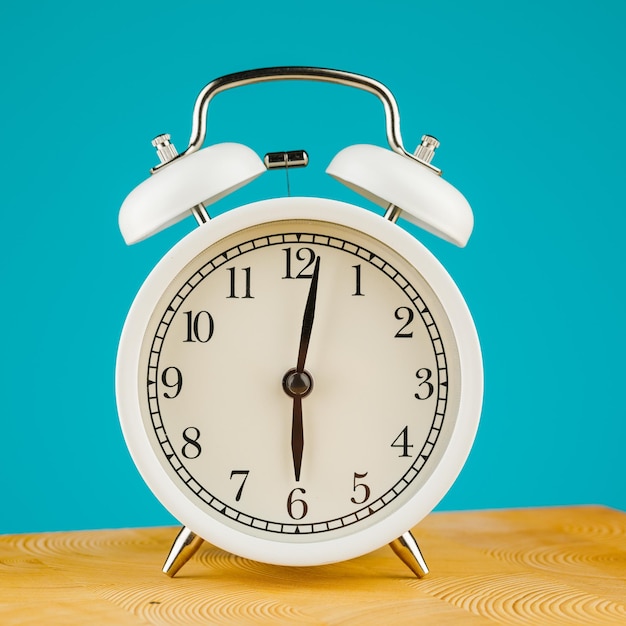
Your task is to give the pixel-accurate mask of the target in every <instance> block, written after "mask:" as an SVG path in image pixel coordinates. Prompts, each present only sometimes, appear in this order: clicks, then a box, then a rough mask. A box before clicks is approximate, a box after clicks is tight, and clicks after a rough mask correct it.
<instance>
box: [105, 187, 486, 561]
mask: <svg viewBox="0 0 626 626" xmlns="http://www.w3.org/2000/svg"><path fill="white" fill-rule="evenodd" d="M296 219H303V220H313V221H325V222H332V223H337V224H340V225H343V226H346V227H349V228H353V229H355V230H358V231H361V232H363V233H365V234H366V235H369V236H370V237H373V238H374V239H377V240H380V241H382V242H383V243H384V244H386V245H387V246H389V247H391V248H392V249H394V250H395V251H396V252H397V253H398V254H400V255H401V256H402V257H403V258H404V259H405V260H406V261H407V262H408V263H409V264H411V265H413V266H414V267H416V268H417V270H418V271H419V272H420V274H422V276H423V277H424V279H425V280H426V282H427V283H428V284H429V285H430V287H431V289H432V290H433V291H434V293H435V295H436V296H437V298H438V299H439V301H440V303H441V306H442V308H443V310H444V311H445V312H446V314H447V316H448V320H449V323H450V327H451V329H452V333H453V335H454V338H455V340H456V343H457V349H458V354H459V366H460V373H461V392H460V400H459V409H458V416H457V419H456V424H455V427H454V429H453V432H452V435H451V438H450V441H449V442H448V445H447V447H446V449H445V450H444V452H443V455H442V457H441V459H440V461H439V463H438V464H437V466H436V467H435V469H434V470H433V472H432V474H431V476H430V477H429V479H428V480H427V482H426V483H425V484H424V485H423V486H422V487H421V488H420V489H419V490H418V491H417V493H416V494H414V495H413V496H412V497H411V498H410V499H409V500H408V501H407V502H406V503H405V504H403V505H402V506H401V507H399V508H398V509H397V510H396V511H394V512H392V513H391V514H390V515H389V516H387V517H385V518H384V519H382V520H380V521H379V522H377V523H374V524H371V525H369V526H367V527H365V528H362V529H359V528H357V529H356V530H355V532H354V533H350V534H347V535H344V536H342V537H337V538H334V539H322V540H319V541H311V542H307V543H293V542H282V541H281V540H280V535H277V536H273V537H271V538H263V537H258V536H252V535H249V534H247V533H245V531H243V530H242V531H239V530H236V529H234V528H232V527H230V526H226V525H225V524H223V523H221V522H220V521H219V520H218V519H217V518H213V517H210V516H208V515H207V514H206V513H204V512H203V511H202V510H201V509H199V508H198V507H196V506H195V505H194V504H193V502H192V501H191V500H190V499H189V498H188V497H187V496H186V495H184V494H183V492H182V491H181V490H179V488H178V487H177V486H176V484H175V483H174V482H173V481H172V480H171V478H170V477H169V476H168V475H167V473H166V472H165V470H164V469H163V467H162V466H161V463H160V461H159V459H158V458H157V455H156V453H155V452H154V450H153V449H152V447H151V446H150V443H149V437H148V434H147V432H146V430H145V428H144V425H143V419H142V416H141V410H140V401H139V385H138V381H137V371H138V367H139V356H140V351H141V346H142V343H143V338H144V334H145V330H146V327H147V324H148V321H149V319H150V317H151V315H152V313H153V311H154V308H155V306H156V305H157V303H158V301H159V299H160V298H161V296H162V294H163V291H164V290H165V288H167V286H168V285H169V284H170V283H171V281H172V280H174V278H175V277H176V276H177V275H178V273H179V272H180V271H181V270H182V269H183V268H184V267H185V265H187V263H189V262H190V261H191V260H192V259H193V258H194V257H195V256H196V255H198V254H200V252H202V251H203V250H204V249H206V248H207V247H209V246H211V245H213V244H215V243H217V242H219V241H220V240H221V239H223V238H224V237H226V236H228V235H231V234H233V233H235V232H238V231H240V230H243V229H245V228H249V227H251V226H255V225H258V224H260V223H266V222H273V221H279V220H296ZM115 386H116V399H117V407H118V415H119V420H120V425H121V429H122V433H123V435H124V439H125V442H126V445H127V447H128V449H129V452H130V454H131V457H132V458H133V461H134V463H135V466H136V467H137V469H138V471H139V473H140V474H141V476H142V478H143V480H144V481H145V482H146V484H147V486H148V487H149V489H150V490H151V491H152V492H153V494H154V495H155V496H156V497H157V499H158V500H159V501H160V502H161V504H163V506H164V507H165V508H166V509H167V510H168V511H170V513H171V514H172V515H174V516H175V517H176V518H177V519H178V520H180V522H181V523H182V524H184V525H185V526H187V527H188V528H189V529H190V530H192V531H193V532H194V533H195V534H197V535H199V536H201V537H202V538H204V539H206V540H207V541H209V542H211V543H213V544H215V545H217V546H219V547H221V548H223V549H225V550H228V551H229V552H232V553H234V554H238V555H240V556H242V557H245V558H251V559H254V560H257V561H262V562H267V563H273V564H277V565H321V564H324V563H331V562H336V561H343V560H346V559H349V558H353V557H356V556H360V555H362V554H365V553H367V552H370V551H372V550H375V549H377V548H379V547H381V546H383V545H385V544H386V543H389V542H390V541H393V540H394V539H395V538H397V537H399V536H400V535H402V534H403V533H405V532H406V531H407V530H409V529H410V528H412V527H413V526H415V525H416V524H417V523H419V522H420V521H421V520H422V519H423V518H424V517H425V516H426V515H427V514H428V513H430V512H431V511H432V510H433V509H434V508H435V506H436V505H437V504H438V503H439V502H440V501H441V499H442V498H443V497H444V496H445V494H446V493H447V492H448V491H449V489H450V487H451V486H452V484H453V483H454V481H455V480H456V478H457V477H458V475H459V473H460V472H461V469H462V468H463V466H464V465H465V461H466V460H467V457H468V455H469V452H470V450H471V448H472V444H473V442H474V438H475V436H476V431H477V429H478V423H479V420H480V412H481V408H482V395H483V367H482V356H481V350H480V344H479V340H478V334H477V332H476V328H475V325H474V322H473V319H472V316H471V313H470V311H469V309H468V307H467V304H466V303H465V300H464V298H463V296H462V295H461V293H460V291H459V289H458V287H457V286H456V284H455V283H454V281H453V279H452V278H451V276H450V275H449V274H448V272H447V271H446V269H445V268H444V267H443V266H442V265H441V263H440V262H439V261H438V260H437V259H436V258H435V257H434V256H433V254H432V253H431V252H430V251H429V250H428V249H427V248H426V247H425V246H424V245H423V244H422V243H421V242H420V241H418V240H417V239H415V238H414V237H413V236H412V235H410V234H409V233H408V232H407V231H405V230H403V229H402V228H401V227H399V226H398V225H397V224H394V223H392V222H390V221H388V220H385V219H384V218H383V217H382V216H380V215H378V214H376V213H373V212H370V211H367V210H365V209H363V208H360V207H358V206H355V205H352V204H348V203H346V202H342V201H339V200H334V199H327V198H312V197H287V198H273V199H268V200H259V201H256V202H252V203H250V204H246V205H244V206H241V207H238V208H236V209H232V210H231V211H228V212H226V213H223V214H221V215H219V216H217V217H216V218H214V219H212V220H210V221H209V222H207V223H206V224H203V225H202V226H200V227H198V228H196V229H195V230H193V231H191V232H190V233H189V234H188V235H186V236H185V237H184V238H183V239H181V240H180V241H179V242H178V243H177V244H176V245H175V246H174V247H173V248H172V249H171V250H169V251H168V252H167V253H166V254H165V256H164V257H163V258H162V259H161V260H160V261H159V262H158V263H157V265H156V266H155V267H154V268H153V270H152V271H151V272H150V274H149V275H148V277H147V278H146V279H145V281H144V283H143V285H142V286H141V288H140V289H139V292H138V293H137V295H136V297H135V299H134V301H133V303H132V305H131V308H130V310H129V313H128V316H127V318H126V322H125V324H124V327H123V330H122V334H121V337H120V343H119V347H118V354H117V360H116V380H115Z"/></svg>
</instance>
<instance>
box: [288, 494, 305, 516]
mask: <svg viewBox="0 0 626 626" xmlns="http://www.w3.org/2000/svg"><path fill="white" fill-rule="evenodd" d="M296 491H299V492H300V493H302V494H305V493H306V491H305V490H304V489H302V488H301V487H296V488H295V489H293V490H292V491H291V492H290V493H289V497H288V498H287V513H289V517H290V518H291V519H295V520H300V519H302V518H303V517H305V515H306V514H307V513H308V512H309V505H308V504H307V503H306V502H305V501H304V500H303V499H302V498H294V494H295V493H296ZM294 505H295V507H296V511H295V512H294ZM297 509H300V511H297Z"/></svg>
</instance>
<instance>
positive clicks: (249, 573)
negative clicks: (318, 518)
mask: <svg viewBox="0 0 626 626" xmlns="http://www.w3.org/2000/svg"><path fill="white" fill-rule="evenodd" d="M176 578H181V579H182V578H195V579H198V578H205V579H207V580H214V579H215V578H218V579H219V580H220V581H223V582H226V581H230V582H235V581H236V582H237V583H238V584H239V585H244V586H245V585H246V584H249V585H251V586H253V587H258V585H259V584H260V583H262V585H263V586H265V587H270V588H274V590H276V591H278V590H279V589H281V588H288V589H289V590H291V591H292V592H293V589H294V585H297V586H298V587H299V588H301V589H303V590H304V589H306V591H307V593H310V592H311V591H315V590H323V589H329V588H335V587H334V586H335V585H336V584H337V583H338V582H341V584H342V585H343V586H344V587H345V586H346V584H348V587H349V586H350V585H349V582H350V581H352V582H354V583H355V584H358V586H359V588H361V589H362V588H363V587H364V586H367V582H368V581H369V582H371V583H372V585H373V586H376V585H379V584H380V583H381V581H383V580H387V581H390V580H394V579H395V580H398V579H406V578H408V579H414V576H413V575H412V574H411V572H410V571H409V570H407V568H406V566H405V565H404V564H403V563H402V562H401V561H400V560H399V559H398V558H397V557H396V556H395V555H394V553H393V551H392V550H391V548H389V547H387V546H385V547H383V548H380V549H378V550H376V551H374V552H372V553H370V554H366V555H363V556H360V557H357V558H354V559H349V560H347V561H341V562H339V563H329V564H326V565H314V566H302V567H300V566H287V565H272V564H269V563H262V562H260V561H254V560H252V559H246V558H243V557H240V556H237V555H234V554H231V553H229V552H226V551H224V550H222V549H220V548H217V547H215V546H212V545H210V544H204V545H203V546H202V547H201V548H200V550H198V553H197V554H196V555H195V556H194V557H193V559H192V560H191V561H189V563H187V564H186V565H185V566H184V567H183V569H181V571H180V572H179V573H178V574H177V575H176ZM268 590H269V589H268Z"/></svg>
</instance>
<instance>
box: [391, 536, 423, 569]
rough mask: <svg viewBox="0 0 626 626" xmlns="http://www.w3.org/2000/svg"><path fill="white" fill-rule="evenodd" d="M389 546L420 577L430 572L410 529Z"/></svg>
mask: <svg viewBox="0 0 626 626" xmlns="http://www.w3.org/2000/svg"><path fill="white" fill-rule="evenodd" d="M389 546H390V547H391V549H392V550H393V551H394V552H395V553H396V556H397V557H398V558H399V559H400V560H401V561H402V562H403V563H404V564H405V565H406V566H407V567H408V568H409V569H410V570H411V571H412V572H413V573H414V574H415V575H416V576H417V577H418V578H424V576H426V574H428V571H429V570H428V565H426V561H425V560H424V557H423V556H422V553H421V551H420V549H419V546H418V545H417V541H415V537H413V535H412V534H411V531H410V530H408V531H407V532H405V533H404V534H403V535H402V537H398V538H397V539H394V540H393V541H392V542H391V543H390V544H389Z"/></svg>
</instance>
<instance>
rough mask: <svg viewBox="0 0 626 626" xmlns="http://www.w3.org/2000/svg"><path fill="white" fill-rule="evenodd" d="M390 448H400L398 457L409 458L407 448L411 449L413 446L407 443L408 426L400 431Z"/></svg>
mask: <svg viewBox="0 0 626 626" xmlns="http://www.w3.org/2000/svg"><path fill="white" fill-rule="evenodd" d="M391 447H392V448H402V454H400V455H399V456H400V457H403V456H408V457H410V456H411V455H410V454H409V448H412V447H413V444H411V443H409V427H408V426H405V427H404V428H403V429H402V430H401V431H400V434H399V435H398V436H397V437H396V438H395V439H394V440H393V443H392V444H391Z"/></svg>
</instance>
